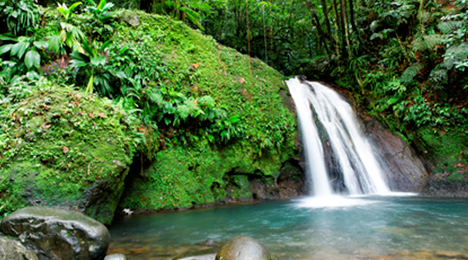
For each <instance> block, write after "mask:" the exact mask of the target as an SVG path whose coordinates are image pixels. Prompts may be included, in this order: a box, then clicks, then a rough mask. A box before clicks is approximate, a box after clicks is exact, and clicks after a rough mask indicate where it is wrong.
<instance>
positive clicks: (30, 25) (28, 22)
mask: <svg viewBox="0 0 468 260" xmlns="http://www.w3.org/2000/svg"><path fill="white" fill-rule="evenodd" d="M36 2H37V1H36V0H34V1H33V0H19V1H18V0H6V1H5V0H3V1H0V13H1V14H0V18H1V20H3V24H5V25H6V27H7V28H8V31H9V32H12V33H13V34H14V35H17V36H19V35H24V34H26V33H27V32H28V31H31V30H33V29H36V28H38V26H39V18H40V16H41V14H42V11H41V9H40V8H39V6H38V5H37V4H35V3H36Z"/></svg>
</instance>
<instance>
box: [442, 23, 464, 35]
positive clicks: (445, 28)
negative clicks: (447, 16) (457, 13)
mask: <svg viewBox="0 0 468 260" xmlns="http://www.w3.org/2000/svg"><path fill="white" fill-rule="evenodd" d="M462 25H463V22H462V21H447V22H441V23H439V24H438V25H437V28H438V29H439V30H440V31H441V32H442V33H444V34H449V33H453V32H454V31H456V30H458V29H459V28H461V26H462Z"/></svg>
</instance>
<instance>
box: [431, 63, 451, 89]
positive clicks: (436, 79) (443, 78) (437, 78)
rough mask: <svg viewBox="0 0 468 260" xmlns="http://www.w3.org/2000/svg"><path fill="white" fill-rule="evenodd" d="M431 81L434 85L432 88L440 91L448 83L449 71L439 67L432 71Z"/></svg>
mask: <svg viewBox="0 0 468 260" xmlns="http://www.w3.org/2000/svg"><path fill="white" fill-rule="evenodd" d="M429 81H430V82H431V83H432V88H433V89H436V90H439V89H442V88H443V86H444V85H445V84H446V83H447V82H448V74H447V70H446V69H443V68H440V66H437V67H436V68H434V69H433V70H432V71H431V74H430V75H429Z"/></svg>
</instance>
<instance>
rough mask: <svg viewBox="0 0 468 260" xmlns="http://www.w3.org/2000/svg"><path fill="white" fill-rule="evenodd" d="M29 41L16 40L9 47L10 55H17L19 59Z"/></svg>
mask: <svg viewBox="0 0 468 260" xmlns="http://www.w3.org/2000/svg"><path fill="white" fill-rule="evenodd" d="M29 45H30V44H29V42H18V43H16V44H15V45H13V47H12V48H11V55H12V56H14V55H17V56H18V58H19V59H21V58H22V57H23V55H24V53H25V52H26V50H27V49H28V48H29Z"/></svg>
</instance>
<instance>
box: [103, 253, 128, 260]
mask: <svg viewBox="0 0 468 260" xmlns="http://www.w3.org/2000/svg"><path fill="white" fill-rule="evenodd" d="M104 260H127V257H125V255H124V254H111V255H106V257H105V258H104Z"/></svg>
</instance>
